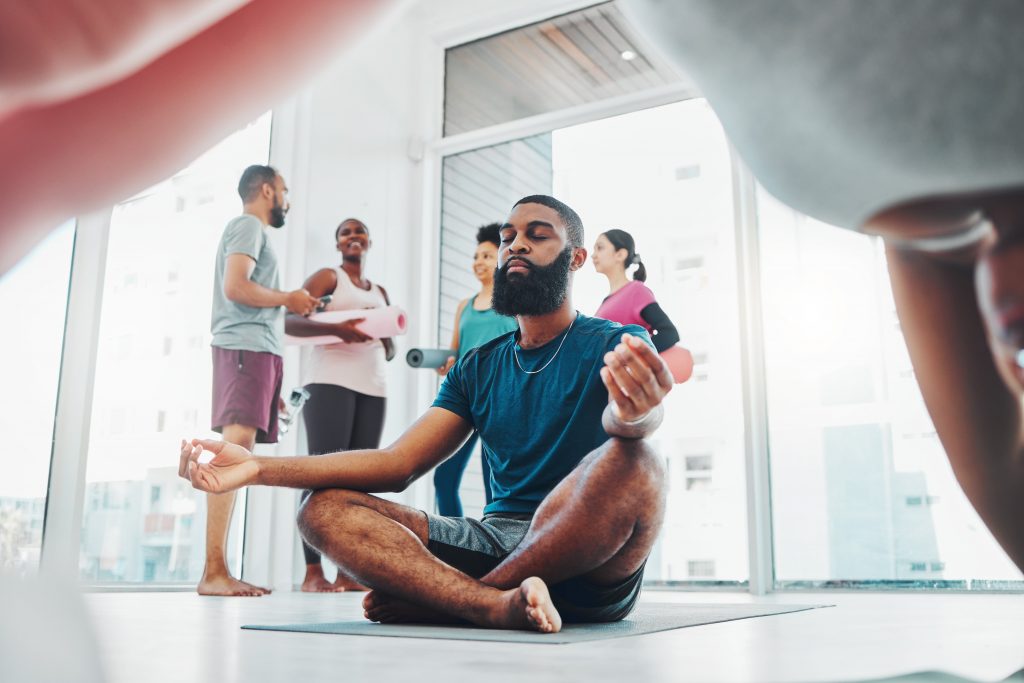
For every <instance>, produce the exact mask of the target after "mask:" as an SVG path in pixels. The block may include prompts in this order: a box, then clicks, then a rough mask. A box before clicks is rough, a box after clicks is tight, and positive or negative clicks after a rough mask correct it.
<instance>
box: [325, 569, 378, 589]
mask: <svg viewBox="0 0 1024 683" xmlns="http://www.w3.org/2000/svg"><path fill="white" fill-rule="evenodd" d="M334 586H335V587H336V588H337V590H340V591H352V592H357V593H365V592H366V591H368V590H370V589H369V588H367V587H366V586H364V585H363V584H361V583H359V582H358V581H356V580H355V579H353V578H351V577H349V576H346V575H345V574H342V573H341V572H340V571H339V572H338V576H337V578H335V579H334Z"/></svg>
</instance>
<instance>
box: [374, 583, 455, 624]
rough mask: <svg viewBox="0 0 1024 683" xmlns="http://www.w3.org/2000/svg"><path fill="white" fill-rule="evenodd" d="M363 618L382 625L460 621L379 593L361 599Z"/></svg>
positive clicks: (452, 622)
mask: <svg viewBox="0 0 1024 683" xmlns="http://www.w3.org/2000/svg"><path fill="white" fill-rule="evenodd" d="M363 616H364V617H366V618H367V619H369V620H370V621H377V622H380V623H382V624H455V623H459V622H460V621H461V620H460V619H457V618H456V617H453V616H451V615H448V614H443V613H441V612H435V611H434V610H432V609H430V608H429V607H423V606H422V605H416V604H414V603H411V602H406V601H405V600H399V599H398V598H396V597H394V596H391V595H386V594H385V593H381V592H380V591H370V592H369V593H367V594H366V597H365V598H363Z"/></svg>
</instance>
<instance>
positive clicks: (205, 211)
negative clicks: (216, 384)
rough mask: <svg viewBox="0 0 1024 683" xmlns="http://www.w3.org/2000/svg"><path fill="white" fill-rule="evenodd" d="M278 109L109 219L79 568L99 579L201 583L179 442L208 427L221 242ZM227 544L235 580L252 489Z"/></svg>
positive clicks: (196, 505)
mask: <svg viewBox="0 0 1024 683" xmlns="http://www.w3.org/2000/svg"><path fill="white" fill-rule="evenodd" d="M269 140H270V114H269V113H268V114H266V115H264V116H263V117H261V118H260V119H259V120H257V121H256V122H255V123H253V124H251V125H249V126H247V127H246V128H244V129H243V130H241V131H238V132H237V133H235V134H234V135H232V136H230V137H229V138H227V139H226V140H224V141H223V142H222V143H221V144H219V145H217V146H216V147H215V148H213V149H212V150H210V151H209V152H207V153H206V154H204V155H203V156H202V157H200V158H199V159H197V160H196V161H195V162H194V163H193V164H191V165H190V166H189V167H188V168H186V169H184V170H182V171H181V172H180V173H178V174H176V175H175V176H174V177H172V178H170V179H168V180H167V181H165V182H163V183H160V184H159V185H155V186H154V187H151V188H149V189H148V190H146V191H145V192H142V193H140V194H138V195H137V196H135V197H132V198H131V199H129V200H127V201H125V202H123V203H121V204H119V205H117V206H116V207H115V208H114V211H113V216H112V218H111V224H110V238H109V247H108V255H107V266H106V278H105V282H104V291H103V310H102V315H101V319H100V342H99V350H98V354H97V356H98V357H97V361H96V382H95V390H94V396H93V413H92V426H91V431H90V442H89V452H88V467H87V472H86V480H87V481H86V488H85V507H84V511H83V517H82V536H81V550H80V557H79V568H80V573H81V575H82V578H83V579H86V580H89V581H94V582H132V583H136V582H138V583H150V582H156V583H173V582H188V583H194V582H196V581H198V579H199V577H200V575H201V572H202V566H203V560H204V557H205V553H204V539H205V515H206V503H205V500H204V494H200V493H197V492H195V491H193V490H192V488H191V486H189V484H188V482H186V481H184V480H182V479H180V478H178V476H177V467H176V453H177V451H178V444H179V440H180V439H181V438H183V437H187V436H189V435H208V434H211V432H210V400H211V389H210V386H211V385H210V378H211V360H210V359H211V355H210V303H211V294H212V291H213V266H214V257H215V253H216V247H217V243H218V241H219V239H220V236H221V232H222V230H223V228H224V226H225V224H226V223H227V221H228V220H229V219H230V218H232V217H233V216H235V215H237V214H238V212H239V198H238V195H237V193H236V191H235V188H236V186H237V184H238V178H239V176H240V175H241V172H242V170H243V169H244V168H245V167H246V166H248V165H249V164H253V163H266V160H267V155H268V151H269ZM237 507H238V508H239V509H236V512H235V516H234V522H233V527H232V530H231V539H232V542H231V544H230V547H229V550H228V557H229V562H230V563H231V564H232V565H233V570H234V571H235V572H236V573H237V572H238V571H239V565H240V562H241V541H242V534H241V533H240V530H241V525H242V521H243V519H244V495H243V496H240V497H239V501H238V505H237Z"/></svg>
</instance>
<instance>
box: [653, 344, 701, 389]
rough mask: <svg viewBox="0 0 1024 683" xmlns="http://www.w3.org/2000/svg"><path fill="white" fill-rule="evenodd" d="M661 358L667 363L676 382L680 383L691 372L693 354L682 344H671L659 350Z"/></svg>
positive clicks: (686, 378)
mask: <svg viewBox="0 0 1024 683" xmlns="http://www.w3.org/2000/svg"><path fill="white" fill-rule="evenodd" d="M661 358H662V360H664V361H665V362H666V363H668V369H669V370H670V371H671V372H672V378H673V379H675V381H676V384H682V383H683V382H685V381H686V380H688V379H690V376H691V375H692V374H693V354H692V353H690V352H689V350H687V349H685V348H683V347H682V346H673V347H672V348H670V349H665V350H664V351H662V352H661Z"/></svg>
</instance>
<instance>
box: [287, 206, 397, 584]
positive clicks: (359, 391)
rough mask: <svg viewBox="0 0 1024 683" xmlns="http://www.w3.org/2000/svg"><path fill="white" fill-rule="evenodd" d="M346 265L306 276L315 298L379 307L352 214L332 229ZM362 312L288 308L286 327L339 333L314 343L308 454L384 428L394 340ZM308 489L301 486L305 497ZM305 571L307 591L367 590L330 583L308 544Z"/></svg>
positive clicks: (359, 443) (344, 580)
mask: <svg viewBox="0 0 1024 683" xmlns="http://www.w3.org/2000/svg"><path fill="white" fill-rule="evenodd" d="M335 240H336V242H337V248H338V251H339V252H341V265H340V266H339V267H337V268H323V269H321V270H318V271H317V272H316V273H314V274H313V275H311V276H310V277H309V279H307V280H306V284H305V288H306V289H307V290H308V291H309V293H310V294H311V295H313V296H315V297H322V296H326V295H328V294H330V295H331V301H330V303H328V304H327V306H326V309H325V310H328V311H344V310H353V309H363V308H379V307H381V306H387V305H388V304H389V301H388V295H387V292H385V291H384V288H383V287H381V286H380V285H375V284H373V283H372V282H370V281H369V280H367V279H365V278H364V277H363V269H364V266H365V263H366V252H367V251H368V250H369V248H370V245H371V241H370V231H369V230H368V229H367V227H366V225H365V224H364V223H363V222H362V221H359V220H356V219H355V218H347V219H345V220H344V221H342V222H341V224H339V225H338V228H337V230H335ZM361 321H362V318H356V319H353V320H346V321H345V322H341V323H321V322H316V321H315V320H310V319H309V318H303V317H301V316H296V315H289V316H288V317H287V318H286V319H285V329H286V331H287V332H288V334H290V335H294V336H299V337H312V336H321V335H331V334H333V335H335V336H336V337H338V343H337V344H328V345H325V346H314V347H313V350H312V354H311V357H310V362H309V364H308V366H307V369H306V371H305V373H304V374H305V378H304V379H305V381H304V384H305V386H306V390H307V391H308V392H309V394H310V397H309V400H308V401H307V402H306V407H305V409H304V412H303V419H304V422H305V425H306V436H307V441H308V443H309V452H310V454H311V455H320V454H323V453H336V452H338V451H347V450H353V449H363V448H378V447H379V446H380V435H381V431H382V430H383V428H384V411H385V406H386V398H385V396H386V395H387V385H386V381H385V372H384V371H385V366H384V364H385V363H386V362H387V361H389V360H391V359H392V358H394V356H395V345H394V342H393V341H392V340H391V339H371V338H370V337H368V336H366V335H365V334H363V333H362V332H361V331H360V330H359V323H360V322H361ZM310 493H311V492H310V491H305V492H303V495H302V500H303V501H305V500H306V498H307V497H309V494H310ZM303 551H304V553H305V556H306V577H305V579H304V580H303V582H302V590H304V591H312V592H332V591H344V590H365V589H364V588H363V587H362V586H360V585H359V584H358V583H356V582H355V581H354V580H353V579H351V577H348V576H346V575H344V574H342V573H341V572H340V571H339V572H338V577H337V579H336V580H335V581H334V582H333V583H332V582H330V581H328V580H327V579H326V578H325V577H324V572H323V568H322V566H321V564H320V553H318V552H317V551H316V550H315V549H314V548H312V547H310V546H308V545H306V544H305V543H304V544H303Z"/></svg>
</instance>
